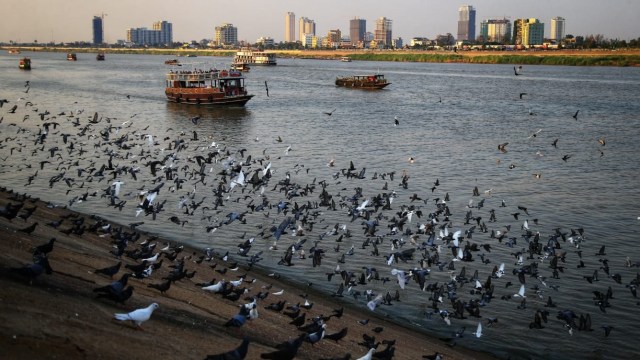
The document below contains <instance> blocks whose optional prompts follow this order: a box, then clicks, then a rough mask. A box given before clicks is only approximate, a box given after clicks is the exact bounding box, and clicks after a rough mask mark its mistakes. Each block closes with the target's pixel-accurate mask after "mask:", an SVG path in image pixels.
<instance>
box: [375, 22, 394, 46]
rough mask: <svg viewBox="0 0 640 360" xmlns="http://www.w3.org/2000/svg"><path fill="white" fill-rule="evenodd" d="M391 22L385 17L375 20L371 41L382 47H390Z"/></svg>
mask: <svg viewBox="0 0 640 360" xmlns="http://www.w3.org/2000/svg"><path fill="white" fill-rule="evenodd" d="M392 24H393V22H392V21H391V19H387V18H386V17H380V18H378V20H376V29H375V30H374V32H373V40H375V41H376V42H377V43H378V44H382V45H383V46H384V47H387V46H392V45H393V44H392V43H391V39H392V32H391V27H392Z"/></svg>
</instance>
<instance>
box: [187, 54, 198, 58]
mask: <svg viewBox="0 0 640 360" xmlns="http://www.w3.org/2000/svg"><path fill="white" fill-rule="evenodd" d="M187 57H198V55H196V54H187Z"/></svg>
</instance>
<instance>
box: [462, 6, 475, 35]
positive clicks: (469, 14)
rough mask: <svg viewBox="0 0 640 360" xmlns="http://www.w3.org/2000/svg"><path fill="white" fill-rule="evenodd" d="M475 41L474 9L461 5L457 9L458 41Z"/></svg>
mask: <svg viewBox="0 0 640 360" xmlns="http://www.w3.org/2000/svg"><path fill="white" fill-rule="evenodd" d="M475 39H476V9H475V8H474V7H473V6H471V5H463V6H460V8H459V9H458V40H469V41H473V40H475Z"/></svg>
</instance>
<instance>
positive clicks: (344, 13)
mask: <svg viewBox="0 0 640 360" xmlns="http://www.w3.org/2000/svg"><path fill="white" fill-rule="evenodd" d="M230 4H231V5H230ZM3 5H4V6H3V8H4V9H5V12H4V14H5V16H4V18H3V21H2V22H1V23H0V42H9V41H15V42H32V41H34V40H37V42H39V43H48V42H56V43H59V42H74V41H87V42H90V41H91V39H92V27H91V20H92V18H93V17H94V16H101V15H102V14H104V32H105V36H104V41H105V42H107V43H115V42H116V41H118V40H123V39H125V37H126V30H127V29H128V28H138V27H148V28H151V26H152V23H153V22H155V21H159V20H166V21H168V22H171V23H172V24H173V39H174V41H176V42H187V41H191V40H196V41H200V40H202V39H209V38H212V37H213V36H214V34H215V27H216V26H220V25H222V24H224V23H231V24H233V25H234V26H235V27H237V29H238V40H244V41H247V42H250V43H253V42H255V41H256V39H258V38H260V37H271V38H273V39H274V40H275V42H280V41H284V18H285V14H286V13H287V12H293V13H295V15H296V20H297V19H299V18H300V17H307V18H309V19H312V20H314V21H315V23H316V34H317V35H324V34H326V33H327V32H328V31H329V30H330V29H340V30H341V31H342V32H343V33H344V34H348V31H349V20H350V19H353V18H354V17H359V18H361V19H365V20H366V21H367V31H373V29H374V26H375V20H376V19H377V18H379V17H382V16H384V17H387V18H388V19H391V20H392V21H393V28H392V29H393V30H392V31H393V38H398V37H401V38H403V39H404V41H405V42H408V41H409V40H410V39H411V38H412V37H427V38H435V37H436V36H437V35H438V34H446V33H451V34H453V35H454V36H455V35H456V32H457V20H458V8H459V7H460V6H461V5H472V6H474V7H475V9H476V12H477V13H476V19H477V22H476V26H479V23H480V21H481V20H484V19H488V18H503V17H506V18H507V19H510V20H511V21H513V20H515V19H518V18H538V19H540V21H541V22H543V23H545V25H546V26H545V32H546V35H548V31H549V30H548V29H549V25H548V24H549V23H550V19H551V18H553V17H556V16H561V17H564V18H565V19H566V34H572V35H589V34H602V35H604V36H605V37H606V38H611V39H620V40H630V39H635V38H638V37H640V31H639V30H640V29H639V28H638V26H637V14H640V1H637V0H616V1H603V0H563V1H556V0H537V1H514V0H475V1H471V2H466V3H465V2H451V1H434V0H402V1H399V2H390V1H381V0H374V1H371V0H369V1H365V0H347V1H338V0H325V1H321V2H311V1H300V0H278V1H270V2H257V1H256V2H252V1H245V2H229V1H219V0H213V1H212V0H188V1H184V2H176V1H168V0H136V1H135V2H130V1H124V0H92V1H86V0H64V1H56V0H53V1H51V0H32V1H29V2H24V1H18V0H5V1H4V4H3ZM478 30H479V29H478V28H476V32H477V31H478ZM298 40H299V39H298Z"/></svg>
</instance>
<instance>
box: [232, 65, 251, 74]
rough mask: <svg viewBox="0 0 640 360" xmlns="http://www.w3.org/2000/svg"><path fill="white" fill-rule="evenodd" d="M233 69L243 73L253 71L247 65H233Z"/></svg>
mask: <svg viewBox="0 0 640 360" xmlns="http://www.w3.org/2000/svg"><path fill="white" fill-rule="evenodd" d="M231 69H232V70H237V71H242V72H247V71H249V70H251V68H250V67H249V65H247V64H231Z"/></svg>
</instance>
